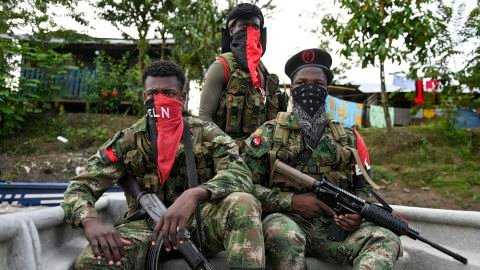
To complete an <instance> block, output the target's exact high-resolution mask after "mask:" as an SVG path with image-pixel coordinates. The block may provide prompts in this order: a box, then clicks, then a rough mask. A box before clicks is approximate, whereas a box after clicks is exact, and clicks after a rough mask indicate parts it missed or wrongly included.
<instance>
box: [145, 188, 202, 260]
mask: <svg viewBox="0 0 480 270" xmlns="http://www.w3.org/2000/svg"><path fill="white" fill-rule="evenodd" d="M209 195H210V194H209V192H208V191H207V190H206V189H203V188H199V187H197V188H191V189H188V190H186V191H184V192H183V193H182V195H180V197H178V198H177V199H176V200H175V202H174V203H173V204H172V205H171V206H170V207H169V208H168V209H167V211H166V212H165V214H164V215H162V217H161V218H160V221H159V222H158V223H157V225H156V226H155V229H154V230H153V235H152V244H154V245H155V244H156V243H157V242H158V238H159V237H163V244H164V245H165V250H166V251H170V250H171V249H172V248H173V249H177V247H178V244H181V243H183V241H185V226H186V224H187V221H188V219H189V218H190V217H191V216H192V214H193V211H195V207H197V204H198V203H199V202H201V201H203V200H206V199H207V198H208V196H209Z"/></svg>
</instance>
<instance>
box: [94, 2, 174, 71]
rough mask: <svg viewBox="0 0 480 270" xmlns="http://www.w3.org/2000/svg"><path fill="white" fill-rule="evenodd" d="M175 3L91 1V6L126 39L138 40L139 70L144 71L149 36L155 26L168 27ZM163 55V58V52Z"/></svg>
mask: <svg viewBox="0 0 480 270" xmlns="http://www.w3.org/2000/svg"><path fill="white" fill-rule="evenodd" d="M173 2H174V1H173V0H156V1H150V0H143V1H142V0H136V1H130V0H120V1H117V0H99V1H91V2H90V4H91V5H92V6H93V7H95V8H97V9H98V8H99V10H98V15H99V16H100V17H101V18H102V19H104V20H107V21H109V22H110V23H112V25H114V26H115V27H116V28H117V29H118V30H119V31H121V32H122V34H123V36H124V37H125V38H126V39H132V40H136V42H137V49H138V68H139V70H140V71H142V70H143V69H144V67H145V63H146V56H147V54H146V52H147V50H148V47H149V43H148V40H147V35H148V34H149V33H150V32H153V31H154V30H155V24H159V25H160V26H159V27H160V28H162V27H163V26H164V25H166V23H165V22H166V20H168V18H169V16H170V14H171V12H172V11H173V10H174V3H173ZM128 27H134V29H135V31H136V36H132V35H130V34H129V33H128V32H127V31H126V28H128ZM164 41H165V40H164ZM164 44H165V43H163V45H164ZM162 50H163V49H162ZM161 55H162V58H163V56H164V55H163V51H162V54H161ZM139 79H140V78H139Z"/></svg>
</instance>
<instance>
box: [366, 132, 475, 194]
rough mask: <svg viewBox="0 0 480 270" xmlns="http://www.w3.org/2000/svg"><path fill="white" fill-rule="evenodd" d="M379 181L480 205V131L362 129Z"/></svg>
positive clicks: (375, 174)
mask: <svg viewBox="0 0 480 270" xmlns="http://www.w3.org/2000/svg"><path fill="white" fill-rule="evenodd" d="M361 133H362V135H363V136H364V138H365V141H366V143H367V146H369V151H370V159H371V162H372V164H373V170H374V171H373V172H374V176H375V178H376V179H380V180H383V181H386V182H396V181H397V182H402V183H403V184H406V185H407V186H411V187H417V188H419V187H429V188H432V189H435V190H437V191H439V192H440V193H442V194H444V195H445V196H448V197H452V198H457V199H459V200H463V199H468V200H472V201H474V202H476V203H480V174H479V171H480V162H479V159H480V143H479V140H480V129H448V128H445V127H444V126H442V125H440V124H431V125H426V126H412V127H395V128H394V129H393V130H391V131H387V130H384V129H362V130H361Z"/></svg>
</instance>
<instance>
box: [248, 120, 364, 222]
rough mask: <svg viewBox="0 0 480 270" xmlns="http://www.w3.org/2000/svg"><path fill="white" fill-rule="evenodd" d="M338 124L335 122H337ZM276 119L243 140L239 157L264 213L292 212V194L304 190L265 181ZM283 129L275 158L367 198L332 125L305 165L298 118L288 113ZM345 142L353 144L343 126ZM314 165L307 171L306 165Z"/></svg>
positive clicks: (353, 166)
mask: <svg viewBox="0 0 480 270" xmlns="http://www.w3.org/2000/svg"><path fill="white" fill-rule="evenodd" d="M337 123H338V122H337ZM276 125H277V120H271V121H268V122H266V123H264V124H263V125H262V126H260V127H259V128H258V129H257V130H256V131H255V132H254V133H253V134H252V135H250V137H249V138H247V139H246V140H245V147H244V148H243V150H242V159H243V160H244V161H245V163H246V164H247V166H248V167H249V168H250V170H251V171H252V175H253V178H252V179H253V183H254V194H255V196H256V197H257V198H258V199H259V200H260V202H261V203H262V207H263V211H264V214H268V213H271V212H289V211H292V208H291V205H292V196H293V195H294V194H295V193H299V192H305V191H296V190H290V189H287V190H285V189H280V188H279V187H275V186H271V185H270V184H269V177H270V160H269V154H268V152H269V151H270V150H271V149H272V148H273V147H274V142H273V137H274V131H275V126H276ZM287 128H288V129H289V133H288V140H287V143H286V146H283V145H282V146H281V147H280V149H279V150H278V152H277V154H276V158H277V159H279V160H281V161H283V162H285V163H287V164H290V165H292V166H294V167H296V168H297V169H298V170H301V171H303V172H305V173H308V174H309V175H311V176H313V177H315V178H317V179H318V176H319V175H320V174H322V175H323V176H325V178H326V179H327V180H328V181H330V182H332V183H334V184H336V185H338V186H340V187H342V188H344V189H346V190H348V191H350V192H352V193H354V194H356V195H358V196H360V197H362V198H365V199H368V198H370V195H371V194H370V190H371V189H370V188H371V187H370V186H369V185H368V184H366V182H365V180H364V179H363V176H361V172H359V171H357V170H355V164H356V162H355V159H354V157H353V155H352V154H351V152H350V151H349V150H347V149H345V147H343V146H342V145H341V144H340V143H339V142H337V141H336V140H335V139H334V136H333V132H332V128H331V127H330V126H329V125H327V126H326V127H325V130H324V133H323V136H322V138H321V140H320V142H319V143H318V145H317V147H316V148H315V149H314V151H313V153H312V155H311V157H310V161H309V162H308V164H304V161H303V159H302V153H303V152H304V150H305V144H304V140H303V137H302V133H301V129H300V125H299V123H298V119H297V118H296V117H295V115H293V114H289V117H288V123H287ZM345 132H346V133H347V137H348V139H347V143H348V146H350V147H356V137H355V134H354V133H353V130H352V129H349V128H345ZM312 167H314V168H317V171H316V172H315V173H311V172H310V171H309V170H310V168H312Z"/></svg>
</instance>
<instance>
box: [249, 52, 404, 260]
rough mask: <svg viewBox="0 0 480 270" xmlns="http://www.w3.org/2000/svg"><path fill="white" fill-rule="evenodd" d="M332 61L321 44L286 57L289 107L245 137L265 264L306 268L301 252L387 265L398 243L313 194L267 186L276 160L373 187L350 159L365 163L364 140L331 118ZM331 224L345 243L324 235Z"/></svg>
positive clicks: (348, 185)
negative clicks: (343, 235) (260, 217)
mask: <svg viewBox="0 0 480 270" xmlns="http://www.w3.org/2000/svg"><path fill="white" fill-rule="evenodd" d="M331 64H332V59H331V57H330V55H329V54H328V53H327V52H325V51H323V50H320V49H310V50H304V51H301V52H299V53H297V54H296V55H294V56H293V57H292V58H291V59H289V60H288V62H287V63H286V66H285V72H286V74H287V75H288V76H289V77H290V79H291V80H292V89H293V90H292V99H293V111H292V113H280V114H279V115H278V116H277V118H276V120H273V121H269V122H266V123H265V124H263V125H262V126H261V127H260V128H259V129H257V130H256V131H255V132H254V133H253V134H252V135H251V136H250V137H249V138H248V139H247V140H245V144H246V146H245V148H244V150H243V154H242V158H243V159H244V160H245V162H246V163H247V166H249V168H250V169H251V170H252V173H253V179H254V184H255V185H254V186H255V187H254V189H255V195H256V196H257V198H259V200H260V202H261V203H262V208H263V213H264V214H265V215H266V216H265V217H264V219H263V233H264V236H265V248H266V257H267V267H271V268H272V269H305V256H312V257H317V258H320V259H322V260H326V261H330V262H333V263H338V264H353V268H354V269H392V267H393V264H394V262H395V261H396V259H397V257H398V256H399V255H400V254H401V243H400V239H399V238H398V236H397V235H395V234H394V233H392V232H391V231H389V230H387V229H384V228H381V227H378V226H375V225H374V224H372V223H370V222H363V220H362V218H361V216H360V215H357V214H346V215H336V214H335V213H334V212H333V211H332V209H330V208H329V207H328V206H327V205H326V204H325V203H323V202H322V201H320V200H318V199H317V198H316V197H315V195H314V194H313V193H305V192H304V193H302V191H296V190H288V189H287V190H285V189H280V188H279V187H275V186H271V185H270V184H269V180H270V179H269V176H270V170H269V168H271V167H272V165H273V162H275V160H276V159H279V160H281V161H283V162H284V163H287V164H289V165H290V166H293V167H295V168H297V169H298V170H300V171H303V172H304V173H307V174H309V175H310V176H312V177H314V178H316V179H320V178H321V177H322V176H323V177H325V179H327V180H328V181H330V182H332V183H334V184H336V185H338V186H340V187H341V188H344V189H346V190H348V191H350V192H352V193H354V194H356V195H358V196H360V197H363V198H365V199H367V198H369V196H370V193H371V192H370V191H371V189H370V186H369V185H368V184H366V182H365V180H366V179H369V178H365V177H364V176H363V175H362V173H361V171H360V170H359V168H360V167H359V166H358V165H357V163H356V162H355V160H356V158H355V157H354V156H355V155H357V158H358V160H361V161H360V162H359V163H362V162H363V164H360V165H361V166H364V167H366V168H367V169H370V165H369V163H370V162H369V158H368V152H367V149H366V146H365V143H364V141H363V139H362V138H361V136H360V135H359V134H358V132H357V131H356V130H355V129H350V128H345V127H343V126H342V125H341V124H340V123H339V122H336V121H333V120H330V119H328V117H327V114H326V111H325V100H326V97H327V94H328V92H327V85H328V84H330V82H331V81H332V79H333V74H332V72H331V71H330V66H331ZM333 222H335V223H336V224H337V225H338V226H339V227H340V228H341V229H343V230H344V231H346V232H347V233H348V234H347V237H346V239H345V240H344V241H331V240H329V238H328V236H329V232H328V227H329V225H330V224H331V223H333Z"/></svg>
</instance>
